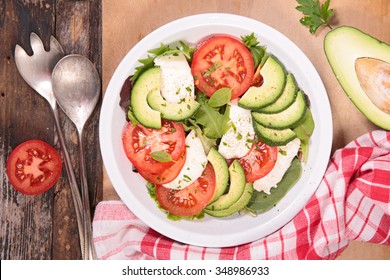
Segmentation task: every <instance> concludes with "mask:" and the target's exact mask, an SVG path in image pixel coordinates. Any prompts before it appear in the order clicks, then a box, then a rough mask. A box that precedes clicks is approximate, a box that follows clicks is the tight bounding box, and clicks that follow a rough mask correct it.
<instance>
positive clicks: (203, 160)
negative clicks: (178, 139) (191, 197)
mask: <svg viewBox="0 0 390 280" xmlns="http://www.w3.org/2000/svg"><path fill="white" fill-rule="evenodd" d="M186 146H187V148H186V162H185V163H184V166H183V168H182V170H181V171H180V173H179V175H178V176H177V177H176V178H175V179H174V180H173V181H171V182H169V183H167V184H165V185H163V186H164V187H166V188H170V189H184V188H186V187H188V186H189V185H191V184H192V183H193V182H195V181H196V180H197V179H198V178H199V177H200V176H201V175H202V173H203V170H204V169H205V168H206V164H207V156H206V154H205V151H204V148H203V145H202V142H201V141H200V139H199V138H198V137H197V136H196V134H195V131H194V130H193V131H191V132H190V133H189V134H188V135H187V137H186Z"/></svg>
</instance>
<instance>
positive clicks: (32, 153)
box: [6, 140, 62, 195]
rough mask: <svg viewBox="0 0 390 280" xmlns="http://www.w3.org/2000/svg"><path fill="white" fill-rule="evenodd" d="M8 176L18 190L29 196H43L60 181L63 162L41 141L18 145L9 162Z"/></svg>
mask: <svg viewBox="0 0 390 280" xmlns="http://www.w3.org/2000/svg"><path fill="white" fill-rule="evenodd" d="M6 168H7V176H8V180H9V181H10V183H11V185H12V186H14V188H15V189H16V190H18V191H19V192H21V193H23V194H27V195H37V194H41V193H43V192H45V191H47V190H48V189H50V188H51V187H53V186H54V184H55V183H56V182H57V181H58V179H59V178H60V175H61V171H62V161H61V157H60V155H59V154H58V152H57V150H56V149H54V148H53V147H52V146H50V145H49V144H48V143H46V142H44V141H41V140H29V141H26V142H23V143H22V144H20V145H18V146H17V147H16V148H15V149H14V150H13V151H12V153H11V154H10V156H9V158H8V160H7V167H6Z"/></svg>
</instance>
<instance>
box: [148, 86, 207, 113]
mask: <svg viewBox="0 0 390 280" xmlns="http://www.w3.org/2000/svg"><path fill="white" fill-rule="evenodd" d="M147 100H148V104H149V106H150V107H151V108H152V109H154V110H156V111H159V112H161V117H162V118H164V119H166V120H171V121H182V120H185V119H187V118H189V117H191V116H192V115H193V114H194V113H195V112H196V110H198V108H199V107H200V103H198V102H197V101H195V99H193V98H185V99H183V100H182V101H180V102H179V103H170V102H167V101H166V100H165V99H164V97H162V95H161V92H160V88H156V90H152V91H150V92H149V93H148V96H147Z"/></svg>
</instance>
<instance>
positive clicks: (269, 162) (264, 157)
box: [239, 141, 278, 183]
mask: <svg viewBox="0 0 390 280" xmlns="http://www.w3.org/2000/svg"><path fill="white" fill-rule="evenodd" d="M277 158H278V148H277V147H271V146H268V145H267V144H265V143H263V142H261V141H256V142H255V143H253V145H252V148H251V149H250V150H249V152H248V153H247V154H246V155H245V156H244V157H242V158H240V159H239V162H240V164H241V166H242V168H243V169H244V172H245V176H246V181H247V183H251V182H254V181H256V180H258V179H260V178H263V177H264V176H265V175H267V174H268V173H269V172H270V171H271V170H272V169H273V168H274V166H275V163H276V160H277Z"/></svg>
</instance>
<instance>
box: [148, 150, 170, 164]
mask: <svg viewBox="0 0 390 280" xmlns="http://www.w3.org/2000/svg"><path fill="white" fill-rule="evenodd" d="M150 156H151V157H152V159H154V160H155V161H159V162H170V161H172V157H171V155H170V154H169V153H167V152H165V151H156V152H152V153H150Z"/></svg>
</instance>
